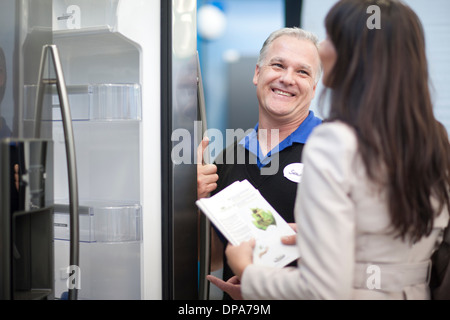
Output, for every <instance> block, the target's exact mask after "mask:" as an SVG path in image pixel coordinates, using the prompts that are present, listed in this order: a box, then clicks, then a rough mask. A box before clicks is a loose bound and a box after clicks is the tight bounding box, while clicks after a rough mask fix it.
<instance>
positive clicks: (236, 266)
mask: <svg viewBox="0 0 450 320" xmlns="http://www.w3.org/2000/svg"><path fill="white" fill-rule="evenodd" d="M254 248H255V239H252V240H250V241H244V242H242V243H241V244H240V245H238V246H233V245H231V244H229V245H228V246H227V249H226V250H225V254H226V255H227V261H228V265H229V266H230V268H231V270H233V273H234V274H235V275H236V276H237V277H238V279H241V277H242V274H243V273H244V270H245V268H246V267H247V266H248V265H250V264H252V263H253V249H254Z"/></svg>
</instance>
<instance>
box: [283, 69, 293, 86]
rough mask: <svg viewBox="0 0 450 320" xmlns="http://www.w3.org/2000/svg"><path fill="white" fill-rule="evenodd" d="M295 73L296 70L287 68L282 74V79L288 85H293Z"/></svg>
mask: <svg viewBox="0 0 450 320" xmlns="http://www.w3.org/2000/svg"><path fill="white" fill-rule="evenodd" d="M294 77H295V74H294V70H293V69H291V68H286V69H285V70H284V72H283V74H282V75H281V79H280V80H281V81H282V82H283V83H285V84H287V85H292V84H294V83H295V80H294V79H295V78H294Z"/></svg>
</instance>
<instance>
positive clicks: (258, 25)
mask: <svg viewBox="0 0 450 320" xmlns="http://www.w3.org/2000/svg"><path fill="white" fill-rule="evenodd" d="M210 2H211V1H201V0H199V1H198V4H197V5H198V7H199V8H200V7H201V6H202V5H203V4H207V3H210ZM214 2H215V3H218V4H219V6H220V7H222V8H223V11H224V13H225V16H226V20H227V27H226V30H225V32H224V34H223V35H222V36H221V37H220V38H219V39H216V40H213V41H204V40H203V39H202V38H201V37H199V39H198V50H199V54H200V63H201V67H202V77H203V83H204V89H205V102H206V112H207V121H208V127H209V128H215V129H219V130H221V131H222V132H225V129H226V123H227V110H226V108H227V69H226V65H227V64H226V63H225V61H224V58H223V56H224V53H225V52H227V51H228V50H233V51H235V52H237V53H238V54H240V55H241V56H257V55H258V54H259V50H260V49H261V46H262V44H263V42H264V40H265V39H266V38H267V36H268V35H269V34H270V33H271V32H272V31H274V30H276V29H279V28H281V27H283V26H284V1H283V0H222V1H214ZM255 65H256V61H255ZM249 94H255V93H254V92H252V93H249Z"/></svg>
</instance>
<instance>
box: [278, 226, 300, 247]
mask: <svg viewBox="0 0 450 320" xmlns="http://www.w3.org/2000/svg"><path fill="white" fill-rule="evenodd" d="M289 226H290V227H291V228H292V229H293V230H294V231H295V233H297V224H296V223H289ZM281 242H282V243H283V244H286V245H291V246H292V245H295V244H296V243H297V235H296V234H294V235H292V236H285V237H281Z"/></svg>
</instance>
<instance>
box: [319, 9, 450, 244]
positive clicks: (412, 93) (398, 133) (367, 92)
mask: <svg viewBox="0 0 450 320" xmlns="http://www.w3.org/2000/svg"><path fill="white" fill-rule="evenodd" d="M371 5H377V6H378V8H379V9H380V12H381V15H380V17H381V25H379V27H380V28H379V29H377V28H376V27H375V28H372V27H369V25H368V19H369V18H370V14H368V13H367V11H368V7H369V6H371ZM325 27H326V30H327V33H328V36H329V37H330V39H331V41H332V43H333V44H334V46H335V48H336V53H337V60H336V63H335V65H334V67H333V70H332V71H331V73H330V76H329V77H328V80H327V86H328V87H329V88H331V90H330V93H331V95H330V98H331V100H330V116H329V120H340V121H343V122H345V123H347V124H349V125H350V126H352V127H353V128H354V129H355V131H356V134H357V138H358V147H359V150H360V153H361V156H362V160H363V162H364V165H365V167H366V170H367V174H368V176H369V178H370V179H371V180H372V181H373V182H375V183H376V184H378V185H379V186H381V187H382V188H384V189H385V190H387V193H386V194H387V201H388V205H389V211H390V216H391V220H392V226H393V229H394V231H395V232H396V233H397V235H398V236H401V237H402V238H403V239H405V238H406V236H409V237H410V239H411V240H412V241H413V242H414V241H417V240H419V239H420V238H421V237H423V236H426V235H429V234H430V232H431V230H432V228H433V219H434V217H435V210H436V207H435V204H434V203H432V200H431V198H432V197H433V198H434V199H435V200H437V205H438V207H437V209H438V211H437V212H441V210H442V209H443V208H444V206H449V204H450V203H449V185H450V176H449V173H450V145H449V140H448V135H447V132H446V130H445V128H444V127H443V126H442V125H441V124H440V123H439V122H438V121H436V119H435V117H434V114H433V107H432V102H431V97H430V92H429V76H428V66H427V59H426V54H425V37H424V32H423V27H422V25H421V22H420V20H419V18H418V17H417V15H416V14H415V13H414V12H413V11H412V10H411V9H410V8H409V7H408V6H406V5H405V4H403V3H402V2H400V1H397V0H379V1H377V0H341V1H339V2H338V3H337V4H335V6H334V7H333V8H332V9H331V10H330V12H329V13H328V15H327V17H326V19H325ZM380 172H383V174H380ZM384 173H385V174H384ZM433 201H434V200H433Z"/></svg>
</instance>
